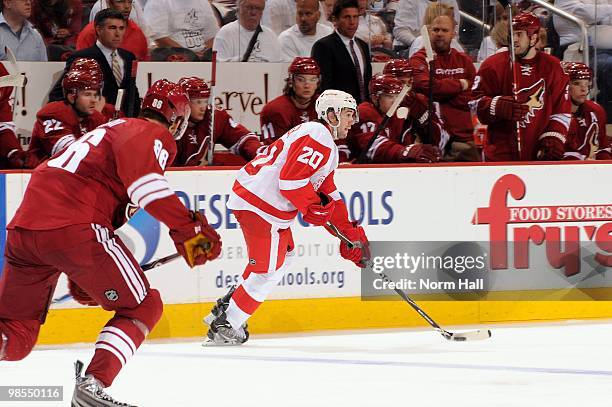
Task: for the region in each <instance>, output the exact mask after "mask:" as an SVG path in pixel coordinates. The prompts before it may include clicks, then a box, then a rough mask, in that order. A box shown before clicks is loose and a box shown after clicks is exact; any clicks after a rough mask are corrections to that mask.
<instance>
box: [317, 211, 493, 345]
mask: <svg viewBox="0 0 612 407" xmlns="http://www.w3.org/2000/svg"><path fill="white" fill-rule="evenodd" d="M326 226H327V227H328V228H329V229H331V230H332V231H333V232H334V234H335V235H336V236H337V237H338V238H339V239H340V240H341V241H342V242H344V243H345V244H346V245H347V246H348V247H349V248H350V249H352V248H359V249H362V253H363V258H362V261H363V262H364V264H367V263H368V262H369V261H370V251H369V249H368V248H367V247H364V246H363V244H362V243H361V242H353V241H351V240H350V239H349V238H348V237H346V236H345V235H344V234H343V233H342V232H340V231H339V230H338V228H337V227H336V226H335V225H334V224H332V223H331V222H327V225H326ZM377 275H378V276H380V277H381V278H382V279H383V281H385V282H387V283H392V280H391V279H390V278H389V277H388V276H387V275H386V274H384V273H382V272H381V273H377ZM393 287H396V284H393ZM393 291H395V292H396V293H397V294H398V295H399V296H400V297H401V298H402V299H403V300H404V301H406V302H407V303H408V304H409V305H410V306H411V307H412V308H413V309H414V310H415V311H416V312H417V313H418V314H419V315H420V316H421V317H422V318H423V319H424V320H425V321H427V323H428V324H429V325H431V326H432V327H433V329H435V330H436V331H438V332H439V333H440V334H441V335H442V336H443V337H444V338H445V339H448V340H449V341H456V342H465V341H477V340H482V339H488V338H490V337H491V331H490V330H489V329H484V330H483V329H478V330H475V331H468V332H450V331H447V330H446V329H444V328H442V327H440V325H438V324H437V323H436V321H434V320H433V319H432V318H431V317H430V316H429V315H427V313H426V312H425V311H423V309H421V307H419V306H418V305H417V304H416V303H415V302H414V300H412V298H410V297H408V295H407V294H406V293H405V292H403V291H402V290H400V289H399V288H393Z"/></svg>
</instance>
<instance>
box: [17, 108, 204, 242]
mask: <svg viewBox="0 0 612 407" xmlns="http://www.w3.org/2000/svg"><path fill="white" fill-rule="evenodd" d="M175 154H176V144H175V142H174V139H173V138H172V135H171V134H170V132H168V130H167V129H166V128H165V127H163V126H162V125H160V124H158V123H153V122H149V121H148V120H145V119H118V120H115V121H112V122H110V123H108V124H105V125H103V126H100V127H99V128H97V129H95V130H93V131H91V132H89V133H87V134H85V135H84V136H83V137H81V138H79V139H78V140H76V141H75V142H73V143H72V144H70V145H69V146H68V147H67V148H66V150H64V152H63V153H61V154H59V155H57V156H55V157H53V158H52V159H50V160H48V161H46V162H44V163H43V164H41V165H40V166H38V168H37V169H36V170H35V171H34V173H33V174H32V177H31V179H30V182H29V184H28V187H27V190H26V192H25V196H24V198H23V201H22V202H21V206H20V207H19V209H18V210H17V212H16V214H15V216H14V217H13V219H12V221H11V222H10V223H9V225H8V226H7V228H8V229H13V228H16V227H20V228H24V229H30V230H50V229H59V228H62V227H65V226H69V225H77V224H90V223H95V224H99V225H102V226H105V227H108V228H113V229H114V228H117V227H119V226H121V224H123V222H124V221H125V216H124V214H125V208H126V206H127V204H128V203H129V202H132V203H133V204H134V205H136V206H138V207H140V208H143V209H146V211H147V212H148V213H150V214H151V215H152V216H154V217H155V218H157V219H158V220H160V221H162V222H163V223H165V224H166V225H167V226H168V227H169V228H170V229H178V228H180V227H185V226H188V225H190V224H191V223H192V222H193V221H192V220H191V217H190V216H189V214H188V212H187V209H186V208H185V206H183V204H182V203H181V202H180V200H179V199H178V198H177V196H176V195H175V194H174V192H173V190H172V188H171V187H170V185H169V183H168V181H167V180H166V178H165V177H164V175H163V174H164V170H165V168H166V165H167V164H168V163H170V162H172V160H173V159H174V156H175Z"/></svg>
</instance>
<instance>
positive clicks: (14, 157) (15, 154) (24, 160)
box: [7, 150, 31, 169]
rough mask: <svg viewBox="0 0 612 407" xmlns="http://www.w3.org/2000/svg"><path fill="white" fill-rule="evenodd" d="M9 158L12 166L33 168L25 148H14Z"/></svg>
mask: <svg viewBox="0 0 612 407" xmlns="http://www.w3.org/2000/svg"><path fill="white" fill-rule="evenodd" d="M7 158H8V164H9V167H10V168H18V169H21V168H31V165H30V164H29V162H28V153H27V152H25V151H23V150H13V151H12V152H10V153H9V155H8V157H7Z"/></svg>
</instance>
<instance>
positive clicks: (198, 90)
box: [172, 77, 263, 167]
mask: <svg viewBox="0 0 612 407" xmlns="http://www.w3.org/2000/svg"><path fill="white" fill-rule="evenodd" d="M179 85H180V86H181V87H183V89H184V90H185V92H186V93H187V94H188V95H189V105H190V107H191V115H190V116H189V124H188V127H187V130H186V131H185V134H184V135H183V137H181V139H180V140H179V141H177V143H176V147H177V153H176V158H175V159H174V163H173V164H172V165H173V166H175V167H187V166H198V165H206V164H207V163H208V162H207V153H208V149H209V141H210V137H209V135H210V124H211V123H210V120H211V115H212V113H211V110H213V109H212V105H211V104H209V102H210V101H209V98H210V88H209V86H208V84H207V83H206V82H205V81H204V80H203V79H201V78H197V77H191V78H181V80H180V81H179ZM214 114H215V121H214V123H215V128H214V133H213V136H214V141H215V143H217V144H221V145H223V146H224V147H225V148H227V149H228V150H229V152H230V153H231V154H232V155H233V156H234V157H227V154H226V155H225V157H224V158H225V162H224V161H221V158H222V157H223V155H222V154H215V156H214V163H215V165H223V164H225V163H226V162H227V165H244V164H246V163H247V162H248V161H251V160H252V159H253V158H254V157H255V156H256V155H257V153H258V151H260V150H261V149H262V148H263V144H261V143H260V142H259V137H257V135H256V134H255V133H253V132H252V131H250V130H248V129H247V128H246V127H244V126H243V125H241V124H240V123H237V122H236V121H234V119H232V117H231V116H230V115H229V114H228V113H227V112H226V111H225V109H223V108H220V107H217V108H215V109H214ZM228 158H229V159H228Z"/></svg>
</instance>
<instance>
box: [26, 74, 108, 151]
mask: <svg viewBox="0 0 612 407" xmlns="http://www.w3.org/2000/svg"><path fill="white" fill-rule="evenodd" d="M62 88H63V90H64V97H65V100H60V101H57V102H51V103H48V104H47V105H45V106H44V107H43V108H42V109H40V110H39V111H38V113H37V114H36V123H34V129H33V130H32V139H31V140H30V147H29V148H28V153H29V154H30V155H31V157H32V160H33V162H37V163H40V162H41V161H43V160H46V159H47V158H49V157H51V156H52V155H54V154H55V153H57V152H58V151H60V150H62V149H64V148H66V146H68V145H69V144H71V143H73V142H74V140H77V139H78V138H79V137H81V136H82V135H83V134H85V133H87V132H88V131H91V130H93V129H95V128H96V127H98V126H99V125H101V124H104V123H106V122H107V120H106V118H105V117H104V116H103V115H102V114H101V113H100V112H98V111H97V110H96V108H95V107H96V103H97V102H98V100H99V98H100V91H101V89H102V77H101V76H98V74H97V73H96V72H95V71H69V72H68V73H67V74H66V75H65V76H64V79H63V80H62Z"/></svg>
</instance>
